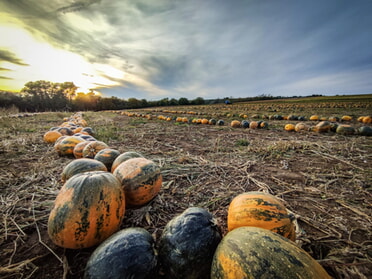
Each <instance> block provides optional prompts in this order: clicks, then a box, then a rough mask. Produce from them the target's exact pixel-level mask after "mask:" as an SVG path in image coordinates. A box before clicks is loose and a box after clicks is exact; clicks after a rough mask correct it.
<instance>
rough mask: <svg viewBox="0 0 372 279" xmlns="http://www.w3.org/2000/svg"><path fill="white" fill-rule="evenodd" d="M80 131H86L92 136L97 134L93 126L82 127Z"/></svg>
mask: <svg viewBox="0 0 372 279" xmlns="http://www.w3.org/2000/svg"><path fill="white" fill-rule="evenodd" d="M82 126H84V125H82ZM80 133H86V134H88V135H91V136H94V134H95V132H94V130H93V128H91V127H84V128H83V129H81V131H80Z"/></svg>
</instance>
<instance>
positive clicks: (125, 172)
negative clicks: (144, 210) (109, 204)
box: [113, 157, 162, 206]
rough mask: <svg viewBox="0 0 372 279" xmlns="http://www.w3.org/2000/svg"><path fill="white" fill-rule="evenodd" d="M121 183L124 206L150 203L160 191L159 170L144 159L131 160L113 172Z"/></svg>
mask: <svg viewBox="0 0 372 279" xmlns="http://www.w3.org/2000/svg"><path fill="white" fill-rule="evenodd" d="M113 174H114V175H115V176H116V177H117V179H118V180H119V181H120V182H121V185H122V186H123V189H124V192H125V199H126V204H127V205H129V206H141V205H144V204H146V203H148V202H149V201H151V200H152V199H153V198H154V197H155V196H156V195H157V194H158V192H159V191H160V188H161V184H162V175H161V173H160V168H159V166H158V165H157V164H155V163H154V162H153V161H151V160H148V159H146V158H141V157H138V158H132V159H129V160H127V161H125V162H123V163H121V164H120V165H119V166H118V167H117V168H116V169H115V171H114V172H113Z"/></svg>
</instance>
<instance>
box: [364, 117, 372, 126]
mask: <svg viewBox="0 0 372 279" xmlns="http://www.w3.org/2000/svg"><path fill="white" fill-rule="evenodd" d="M362 122H363V123H364V124H370V123H372V117H371V116H364V117H363V120H362Z"/></svg>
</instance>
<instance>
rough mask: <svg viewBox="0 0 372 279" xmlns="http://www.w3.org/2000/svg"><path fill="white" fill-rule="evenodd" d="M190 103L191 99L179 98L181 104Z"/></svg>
mask: <svg viewBox="0 0 372 279" xmlns="http://www.w3.org/2000/svg"><path fill="white" fill-rule="evenodd" d="M189 103H190V102H189V100H188V99H187V98H185V97H182V98H179V100H178V104H179V105H180V106H185V105H188V104H189Z"/></svg>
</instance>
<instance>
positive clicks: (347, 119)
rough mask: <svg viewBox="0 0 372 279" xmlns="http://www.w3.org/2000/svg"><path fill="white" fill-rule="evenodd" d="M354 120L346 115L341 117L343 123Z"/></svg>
mask: <svg viewBox="0 0 372 279" xmlns="http://www.w3.org/2000/svg"><path fill="white" fill-rule="evenodd" d="M352 119H353V118H352V117H351V116H350V115H344V116H342V117H341V121H344V122H349V121H351V120H352Z"/></svg>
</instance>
